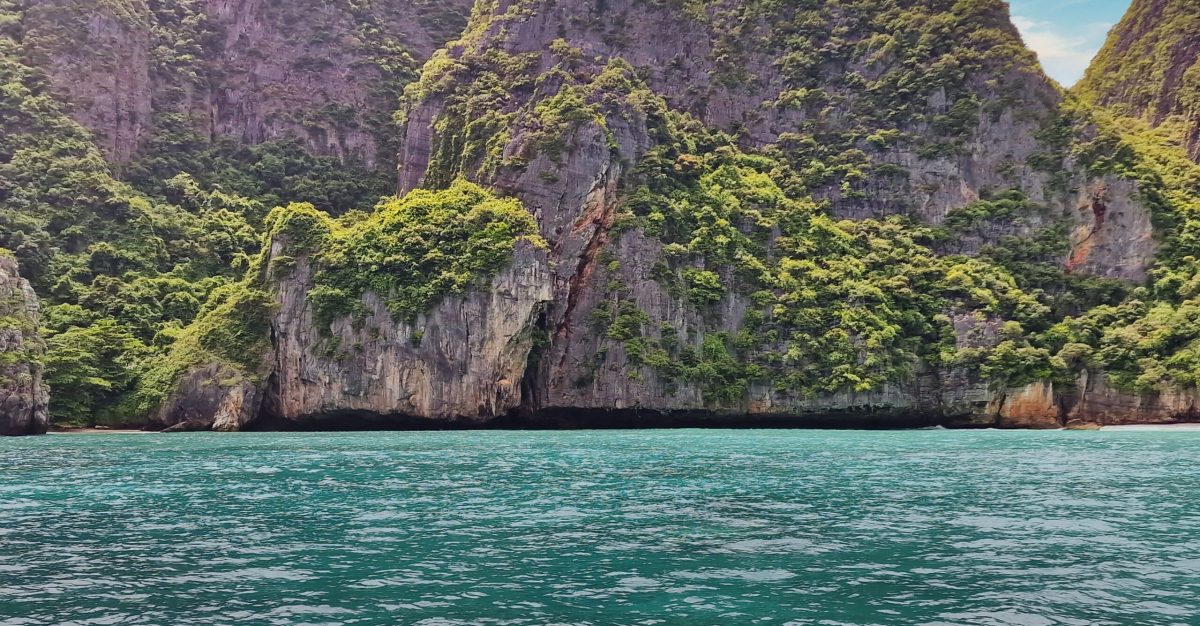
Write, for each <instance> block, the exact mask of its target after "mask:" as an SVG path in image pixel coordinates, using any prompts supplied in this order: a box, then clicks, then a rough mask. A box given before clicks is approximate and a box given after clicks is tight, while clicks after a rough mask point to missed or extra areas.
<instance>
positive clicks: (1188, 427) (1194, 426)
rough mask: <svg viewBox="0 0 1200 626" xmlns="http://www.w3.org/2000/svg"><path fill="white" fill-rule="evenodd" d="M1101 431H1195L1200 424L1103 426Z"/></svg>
mask: <svg viewBox="0 0 1200 626" xmlns="http://www.w3.org/2000/svg"><path fill="white" fill-rule="evenodd" d="M1103 430H1197V431H1200V424H1126V425H1124V426H1105V427H1104V429H1103Z"/></svg>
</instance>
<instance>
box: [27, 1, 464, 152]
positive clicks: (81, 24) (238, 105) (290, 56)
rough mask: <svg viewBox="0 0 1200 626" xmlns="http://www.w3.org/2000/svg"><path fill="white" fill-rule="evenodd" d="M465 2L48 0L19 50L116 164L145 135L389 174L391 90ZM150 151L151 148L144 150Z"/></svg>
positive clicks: (454, 28) (439, 39) (458, 21)
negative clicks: (295, 143)
mask: <svg viewBox="0 0 1200 626" xmlns="http://www.w3.org/2000/svg"><path fill="white" fill-rule="evenodd" d="M470 8H471V2H470V0H439V1H436V2H431V1H429V0H389V1H387V2H371V3H354V2H345V1H338V2H317V1H313V0H303V1H282V0H180V1H173V2H147V1H146V0H115V1H112V2H100V3H96V2H85V1H81V0H45V1H42V2H37V3H32V4H31V6H30V7H29V8H27V9H26V11H25V17H24V21H25V29H26V33H25V37H24V41H25V47H26V50H27V54H28V55H29V57H30V59H31V61H32V62H33V64H34V65H35V66H38V67H41V68H43V69H44V70H45V71H46V74H47V77H48V79H49V81H50V84H51V87H52V88H53V89H54V90H55V91H56V92H57V93H58V94H59V95H60V96H62V98H63V99H64V100H65V101H66V102H67V103H68V104H69V105H70V109H71V112H72V115H73V117H75V119H76V120H77V121H79V122H80V123H82V124H83V125H84V126H86V127H87V128H88V129H90V130H91V131H92V132H93V133H95V135H96V137H97V143H98V144H99V145H100V147H101V148H102V150H103V151H104V153H105V155H106V156H107V157H108V158H109V160H110V161H112V162H114V163H115V164H117V165H118V166H119V165H120V164H123V163H125V162H127V161H129V160H130V159H132V158H134V157H135V156H137V155H138V153H139V152H140V151H143V150H144V149H146V148H147V145H148V144H149V143H151V142H155V141H157V142H159V143H162V144H164V145H172V144H178V143H179V142H180V141H183V138H185V137H189V136H194V137H195V138H196V139H197V140H199V141H201V142H205V143H209V142H213V141H215V140H217V139H219V138H230V139H233V140H235V141H237V142H239V143H243V144H257V143H261V142H264V141H268V140H271V139H296V140H299V141H301V142H302V143H303V144H304V145H305V147H306V148H307V149H308V150H309V151H310V152H312V153H313V154H317V155H327V156H333V157H337V158H339V159H341V160H342V161H344V162H349V163H358V164H362V165H365V166H367V167H369V168H377V167H384V168H390V167H392V166H393V164H394V157H393V154H392V153H393V152H394V150H393V149H392V148H391V147H390V146H388V145H386V142H387V137H386V134H387V127H388V126H389V125H390V117H391V113H392V111H393V109H394V108H395V99H396V98H397V96H398V92H399V90H400V88H402V87H403V85H404V83H405V82H407V81H408V80H409V79H411V77H412V76H413V75H414V72H415V71H416V68H418V67H419V66H420V64H421V63H422V62H423V61H424V60H425V59H426V58H428V57H429V56H430V55H431V54H432V53H433V51H434V50H436V49H437V48H438V47H440V46H441V45H442V44H443V43H444V42H445V41H447V40H449V39H450V38H452V37H454V36H456V35H457V34H458V33H459V32H460V31H461V30H462V27H463V24H464V23H465V20H466V16H467V14H468V13H469V12H470ZM151 148H152V149H155V148H154V147H153V146H152V147H151Z"/></svg>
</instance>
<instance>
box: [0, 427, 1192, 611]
mask: <svg viewBox="0 0 1200 626" xmlns="http://www.w3.org/2000/svg"><path fill="white" fill-rule="evenodd" d="M1198 612H1200V432H1196V431H1190V432H1187V431H1182V432H1181V431H1146V432H1129V431H1124V432H1119V431H1104V432H1083V433H1073V432H997V431H981V432H951V431H915V432H883V433H869V432H821V431H799V432H791V431H638V432H634V431H617V432H566V433H553V432H528V433H526V432H455V433H352V434H329V433H321V434H233V435H220V434H191V435H123V436H122V435H97V436H50V437H43V438H35V439H16V440H5V441H0V624H5V625H10V624H165V625H175V624H234V623H237V624H280V625H299V624H421V625H426V626H435V625H436V626H450V625H455V624H556V625H565V624H596V625H621V624H686V625H691V624H696V625H704V624H714V625H715V624H722V625H724V624H794V625H799V624H828V625H841V624H939V625H944V624H964V625H972V626H974V625H984V626H987V625H993V624H1005V625H1007V624H1021V625H1033V626H1040V625H1044V624H1045V625H1048V624H1079V625H1084V624H1087V625H1091V624H1119V625H1128V624H1155V625H1171V624H1186V625H1195V624H1200V613H1198Z"/></svg>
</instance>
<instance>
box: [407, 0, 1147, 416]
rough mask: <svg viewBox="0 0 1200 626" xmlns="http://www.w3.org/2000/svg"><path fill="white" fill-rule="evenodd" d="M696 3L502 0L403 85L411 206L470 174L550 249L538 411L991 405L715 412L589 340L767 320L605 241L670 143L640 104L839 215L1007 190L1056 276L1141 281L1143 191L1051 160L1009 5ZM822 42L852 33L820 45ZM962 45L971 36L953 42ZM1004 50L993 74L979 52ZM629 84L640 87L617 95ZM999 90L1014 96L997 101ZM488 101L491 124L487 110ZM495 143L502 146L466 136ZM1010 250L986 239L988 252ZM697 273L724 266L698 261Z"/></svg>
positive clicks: (653, 259)
mask: <svg viewBox="0 0 1200 626" xmlns="http://www.w3.org/2000/svg"><path fill="white" fill-rule="evenodd" d="M705 7H706V8H705V9H704V10H703V11H701V12H700V13H696V12H692V11H683V10H679V9H678V8H674V7H671V6H669V5H666V6H664V5H661V4H651V3H643V2H632V1H629V2H626V1H610V2H605V3H602V4H598V5H593V4H591V3H586V2H578V1H571V0H560V1H558V2H552V3H549V6H546V5H545V3H543V4H539V5H538V7H537V8H536V9H535V8H532V6H531V4H530V3H526V2H498V3H493V4H492V9H493V10H492V11H491V14H490V15H489V14H487V13H486V12H484V13H479V14H477V15H476V18H475V21H474V23H473V24H472V26H471V27H470V29H469V31H468V35H467V36H466V37H465V38H464V39H462V40H460V41H459V42H456V43H454V44H451V45H450V46H449V47H448V48H447V50H446V51H445V52H443V53H439V54H440V56H438V57H435V60H434V62H432V63H431V64H430V65H429V67H428V68H427V69H426V76H425V78H423V80H422V81H421V83H419V84H418V85H417V86H416V88H414V89H410V96H411V97H412V100H413V103H412V105H411V106H410V109H409V111H408V117H407V136H406V140H405V142H404V145H403V150H402V153H401V155H402V158H401V185H402V188H405V189H407V188H412V187H415V186H418V185H430V184H432V185H437V184H439V181H440V180H443V179H444V177H445V176H446V174H447V171H449V172H450V173H451V174H454V173H465V174H467V175H468V176H471V177H473V178H477V179H479V180H482V181H484V182H487V183H489V184H492V185H495V186H497V187H499V188H501V189H504V190H506V191H508V192H510V193H513V194H515V195H516V196H518V197H520V198H521V199H523V200H524V201H525V203H526V204H527V205H528V206H529V207H530V208H531V210H533V211H534V212H535V214H536V215H537V216H538V218H539V222H540V224H541V226H542V234H543V236H544V237H545V238H546V239H547V240H548V241H550V242H551V249H552V266H553V268H554V270H553V271H554V276H555V278H554V287H555V296H554V300H553V304H552V306H551V307H550V309H549V312H548V315H547V318H546V328H547V329H548V330H549V331H551V332H552V341H551V345H550V346H549V348H548V349H547V350H546V351H545V353H544V354H543V355H542V356H541V358H540V359H539V360H538V363H537V370H536V372H535V374H534V375H533V376H532V377H531V380H530V383H529V384H530V386H531V389H532V390H533V391H534V396H533V402H532V404H531V405H530V406H529V407H527V409H528V410H529V411H531V412H532V413H534V414H537V413H551V414H560V413H569V412H571V411H578V410H580V409H588V410H609V409H615V410H628V411H644V412H660V413H671V412H694V413H709V412H712V413H717V414H736V415H745V414H752V415H780V416H786V415H807V414H828V413H843V414H845V413H857V412H877V413H885V414H886V413H895V414H905V413H909V414H911V413H936V414H960V415H961V414H963V413H973V412H978V411H979V410H980V408H981V407H985V406H986V405H987V403H988V401H989V399H992V397H991V394H990V393H989V392H987V390H986V385H983V386H982V388H981V387H971V386H967V387H963V384H964V381H963V380H962V377H961V376H958V375H956V374H954V373H953V372H949V371H926V372H925V373H913V374H910V375H909V376H907V377H904V379H898V380H894V381H892V382H890V383H888V384H886V385H884V386H882V387H881V388H879V389H877V390H875V391H870V392H855V393H849V392H838V393H834V394H832V395H822V394H818V395H817V396H815V397H814V396H812V395H810V394H803V395H797V394H793V393H790V392H789V391H787V390H785V389H781V388H780V386H779V385H777V384H773V383H772V382H771V381H770V380H764V381H761V382H754V381H750V382H749V384H748V387H747V389H746V393H745V395H743V396H740V397H737V398H727V399H723V400H716V401H714V399H713V398H712V397H708V396H710V394H707V393H706V390H705V388H704V387H705V385H704V384H702V383H698V382H696V381H688V380H683V381H680V380H677V379H671V378H668V377H664V376H663V372H662V371H661V370H662V368H658V367H652V366H647V365H646V364H639V363H637V362H635V360H634V359H632V358H631V355H630V354H629V348H630V347H634V346H633V345H632V344H630V343H629V342H628V341H623V339H625V338H624V337H621V338H618V339H617V340H614V336H613V334H612V333H606V332H605V329H604V328H602V327H601V328H597V327H596V325H595V324H593V323H592V322H591V321H590V320H593V319H595V317H596V315H597V313H599V314H600V315H604V314H605V311H606V310H609V309H614V308H618V307H620V306H628V307H629V308H630V309H632V310H636V311H638V312H639V315H641V316H643V317H641V320H640V322H639V326H640V331H639V333H640V334H644V336H645V337H646V338H648V339H649V340H650V341H651V342H658V343H662V342H664V341H665V340H666V339H667V337H666V336H665V333H666V332H667V331H669V333H670V335H671V341H682V342H683V343H684V345H685V346H686V345H687V344H689V343H690V344H691V346H692V347H694V348H695V349H697V350H702V349H703V348H704V341H705V338H706V337H714V336H722V337H732V336H735V335H737V334H738V333H739V332H744V331H745V329H746V320H747V315H748V314H749V313H754V312H756V310H758V311H761V304H756V303H755V302H754V300H753V298H752V297H751V296H750V292H751V291H753V289H754V288H753V287H746V288H738V287H733V288H730V289H727V290H726V294H725V295H724V296H723V297H722V298H721V299H720V300H719V301H718V302H715V303H713V304H711V305H710V306H696V305H695V303H694V302H690V301H689V298H688V297H687V296H686V295H682V294H680V293H678V292H673V290H672V288H671V281H670V280H666V281H664V280H662V279H661V278H662V277H661V275H660V276H657V277H656V273H659V270H660V269H661V268H662V267H663V266H664V263H666V262H668V261H669V259H668V255H667V254H666V253H665V252H664V251H665V250H666V248H667V246H664V243H665V242H664V241H663V240H662V238H661V237H657V236H654V235H652V234H649V232H648V231H649V230H650V229H648V228H645V227H641V228H639V227H636V226H635V227H632V228H630V227H617V226H616V224H617V223H618V222H619V221H621V220H625V221H626V223H628V219H627V218H628V217H629V215H628V212H629V210H628V208H627V205H628V202H627V197H626V196H624V195H623V193H622V190H624V189H628V188H632V187H635V186H636V180H637V177H636V175H634V173H633V172H632V170H633V169H634V168H635V167H636V164H638V163H639V162H641V161H643V160H644V159H645V158H646V157H647V155H648V154H650V153H651V152H652V150H653V149H654V148H655V147H656V146H658V145H661V144H662V143H664V142H670V141H672V139H671V138H670V137H669V136H667V133H668V132H669V131H667V130H664V128H663V126H664V124H663V122H662V121H661V116H662V112H661V111H659V110H656V109H655V108H654V107H646V106H644V103H645V102H647V101H649V100H652V96H647V93H649V94H657V95H661V96H662V97H663V99H664V102H665V106H666V108H667V109H672V110H679V111H682V112H686V113H688V114H690V115H691V116H694V118H695V119H696V120H697V121H698V122H700V123H701V124H703V125H705V126H708V127H714V128H717V129H723V130H725V131H727V132H730V133H733V134H734V136H735V139H736V141H737V144H738V145H739V146H740V147H742V148H744V149H747V150H759V151H767V153H768V154H779V155H780V156H781V158H782V159H783V160H785V161H791V162H798V164H797V165H796V167H800V168H805V167H807V166H808V163H807V162H806V161H804V159H806V158H819V159H823V160H824V161H825V163H827V164H831V165H830V166H829V167H827V168H826V169H825V170H824V171H821V172H819V173H818V172H812V173H811V174H810V173H807V172H806V173H805V174H803V176H804V178H805V179H804V180H803V183H802V184H804V186H805V187H806V188H807V190H808V191H809V192H810V193H812V194H813V195H814V196H815V197H817V198H818V199H821V200H823V201H825V202H826V203H827V205H828V206H829V208H830V210H831V211H832V212H833V213H834V214H835V215H843V216H848V217H853V218H856V219H863V218H878V217H882V216H886V215H889V214H893V213H901V214H905V215H908V216H911V217H913V218H916V219H918V220H920V221H923V222H926V223H930V224H941V223H942V222H943V221H944V220H945V219H946V218H947V216H948V215H950V214H951V213H952V212H954V211H955V210H958V209H961V208H962V207H964V206H967V205H969V204H971V203H972V202H975V201H977V200H979V199H980V198H981V197H983V196H985V195H986V194H988V193H992V192H995V191H997V190H1001V189H1016V190H1020V191H1021V192H1022V193H1023V194H1024V195H1025V196H1026V197H1028V198H1030V199H1031V201H1032V203H1034V204H1037V205H1038V206H1039V207H1040V208H1039V210H1038V211H1035V212H1034V213H1032V214H1030V215H1028V216H1027V217H1026V216H1022V217H1023V220H1022V223H1023V224H1024V226H1020V227H1018V228H1017V230H1016V231H1015V234H1017V235H1018V236H1020V237H1031V236H1032V235H1033V234H1034V233H1035V232H1037V229H1038V228H1039V227H1045V226H1047V225H1050V224H1054V223H1061V222H1065V223H1066V224H1067V225H1068V231H1069V233H1070V235H1069V238H1070V250H1069V251H1068V253H1067V254H1066V255H1065V256H1064V257H1063V258H1060V259H1057V262H1059V263H1061V264H1062V265H1063V266H1064V267H1065V268H1066V269H1067V270H1068V271H1070V272H1077V273H1085V274H1092V275H1100V276H1110V277H1115V278H1123V279H1129V280H1141V279H1142V278H1144V276H1145V270H1146V268H1147V267H1148V266H1149V264H1150V262H1151V260H1152V258H1153V256H1154V253H1155V247H1156V246H1155V241H1154V238H1153V227H1152V226H1151V223H1150V211H1149V209H1148V208H1147V207H1146V206H1145V204H1144V203H1142V202H1141V200H1140V199H1139V197H1138V195H1139V193H1138V189H1137V187H1136V184H1135V183H1133V182H1131V181H1127V180H1121V179H1118V178H1115V177H1106V176H1094V175H1091V174H1089V173H1088V171H1087V170H1086V169H1085V168H1084V167H1082V166H1081V165H1079V164H1076V163H1073V162H1072V160H1071V159H1070V158H1069V157H1068V158H1063V157H1058V158H1057V160H1055V161H1053V162H1052V163H1049V164H1048V165H1047V164H1045V163H1044V161H1045V160H1046V158H1047V155H1050V154H1052V148H1051V147H1049V146H1047V145H1045V144H1044V143H1043V140H1042V139H1040V137H1042V136H1043V135H1044V130H1043V129H1044V128H1045V127H1047V126H1050V125H1052V124H1054V123H1055V121H1056V119H1058V118H1059V116H1060V115H1061V113H1060V112H1059V109H1058V106H1059V103H1060V102H1061V101H1062V96H1061V94H1060V93H1059V92H1058V91H1057V90H1056V89H1055V88H1054V87H1053V86H1052V85H1051V84H1050V82H1049V81H1048V80H1047V79H1046V78H1045V77H1044V76H1043V75H1042V74H1041V73H1040V72H1039V71H1038V70H1037V69H1036V67H1034V66H1033V65H1032V63H1031V62H1029V61H1028V58H1027V57H1028V53H1027V52H1025V51H1024V50H1023V48H1021V47H1020V42H1019V39H1018V38H1017V36H1016V33H1015V30H1014V29H1013V28H1012V26H1011V24H1010V23H1009V22H1008V19H1007V16H1006V15H1005V13H1004V9H1003V7H1002V6H1001V4H1000V3H986V2H985V3H976V4H975V5H972V6H971V7H967V6H966V5H964V4H962V3H959V5H956V6H955V7H954V8H952V9H951V8H948V7H946V8H943V7H941V4H940V3H922V4H921V6H919V7H914V8H913V9H912V10H911V12H910V13H909V14H906V15H899V14H898V13H900V12H898V11H893V12H882V13H879V14H875V13H870V14H863V13H859V12H856V11H855V10H854V9H852V8H848V7H844V6H840V5H838V4H836V3H826V4H822V5H819V6H818V5H814V6H812V7H795V6H790V5H789V6H786V7H775V8H763V7H761V6H759V5H757V4H756V3H738V2H713V3H707V4H706V5H705ZM755 11H759V13H755ZM917 17H921V18H923V19H934V18H935V17H936V19H938V20H946V21H947V22H953V23H955V24H957V28H959V29H960V30H959V31H956V32H957V33H958V35H959V39H958V40H957V41H951V40H940V41H938V43H937V44H936V45H935V50H933V51H927V50H923V49H920V48H910V47H909V46H910V45H911V43H910V42H911V41H912V39H910V38H911V37H915V36H917V33H914V32H910V31H908V30H906V29H914V30H915V29H916V27H915V26H914V25H913V24H914V22H910V21H908V20H909V19H910V18H911V19H916V18H917ZM816 23H839V24H844V25H845V26H844V28H842V29H841V30H840V31H838V32H837V33H834V34H832V35H831V34H830V33H828V32H826V31H824V30H823V29H819V28H814V27H812V24H816ZM732 24H736V26H731V25H732ZM967 30H970V31H971V33H972V34H971V35H966V36H963V33H964V32H965V31H967ZM801 34H802V36H803V37H808V38H811V39H810V41H809V43H806V44H804V45H802V46H800V47H799V49H797V48H796V46H797V44H796V40H795V39H794V38H789V35H793V36H799V35H801ZM938 36H939V35H937V34H935V35H932V37H934V38H935V39H936V38H937V37H938ZM839 37H844V38H845V39H839ZM996 46H1002V47H1003V50H1004V53H1005V55H1004V56H1001V55H998V54H993V53H992V51H993V50H995V49H996V48H995V47H996ZM496 57H500V60H499V61H497V60H496ZM951 59H954V60H953V61H952V60H951ZM939 62H942V63H956V67H957V68H958V69H956V70H955V71H953V72H948V73H946V74H944V75H941V74H936V73H934V74H933V75H930V74H929V70H928V69H927V68H928V65H925V69H923V70H922V71H924V72H926V74H925V75H924V80H921V79H918V78H917V76H916V75H914V74H913V71H914V70H915V68H918V67H921V66H922V65H924V64H934V66H935V67H936V64H937V63H939ZM623 67H628V68H630V70H628V72H631V73H633V74H636V76H632V77H621V78H617V77H614V74H619V72H620V71H622V70H621V69H620V68H623ZM632 68H636V69H632ZM514 73H515V75H514ZM497 79H498V80H502V81H503V80H507V81H508V87H507V93H504V94H500V93H495V94H482V93H479V92H478V90H477V87H476V85H477V84H478V82H479V81H493V80H497ZM619 80H627V81H629V84H627V86H626V87H624V89H625V90H626V91H618V92H617V93H615V94H614V93H613V88H612V87H611V86H609V87H607V89H608V92H607V93H601V92H600V91H599V90H597V89H595V85H597V84H601V83H603V84H606V85H611V84H613V83H614V82H618V81H619ZM639 83H640V84H643V85H644V88H642V87H639V86H638V84H639ZM581 90H582V93H583V94H584V95H583V97H584V98H585V99H586V98H590V99H589V100H588V104H590V105H593V108H592V109H590V111H589V112H588V113H587V114H584V115H580V117H579V119H580V120H581V121H580V122H578V123H576V124H570V125H566V126H565V128H564V127H559V128H554V127H553V126H550V125H551V124H553V123H554V122H555V120H552V119H547V117H548V116H547V115H546V114H545V113H546V109H549V108H551V105H550V104H549V103H552V102H555V101H556V100H558V99H561V98H563V97H564V95H565V94H570V93H577V92H579V91H581ZM897 92H899V93H897ZM1011 92H1017V93H1021V94H1022V95H1021V97H1020V98H1019V99H1011V98H1008V97H1006V95H1005V94H1006V93H1011ZM588 94H591V95H588ZM481 98H482V102H485V103H486V108H476V106H475V105H476V104H477V101H480V99H481ZM497 118H498V119H497ZM655 118H660V119H655ZM489 124H498V125H501V126H504V127H506V128H509V129H511V130H509V131H507V132H506V133H504V134H502V135H499V136H497V137H494V138H487V137H480V138H479V139H478V140H476V139H475V138H473V137H472V136H471V134H472V133H473V132H484V130H483V129H486V128H488V125H489ZM548 126H550V127H549V128H548ZM464 129H465V131H466V132H465V133H464V132H463V130H464ZM870 132H874V133H875V135H874V136H873V137H872V138H866V137H865V135H866V134H869V133H870ZM548 133H556V134H557V137H556V138H555V139H556V143H549V142H547V141H546V135H547V134H548ZM859 133H861V134H859ZM814 140H815V142H816V143H815V144H814ZM473 141H477V143H473ZM816 144H824V145H820V146H818V145H816ZM547 147H550V148H552V151H548V150H547V149H546V148H547ZM681 158H682V157H681ZM1039 161H1041V162H1043V164H1042V165H1041V166H1039V165H1038V163H1039ZM834 164H835V165H834ZM679 167H680V166H679V164H676V168H677V169H678V168H679ZM1064 183H1065V184H1064ZM1003 230H1004V229H1003V228H1002V227H997V228H995V229H994V230H993V231H992V232H991V233H989V232H987V230H986V229H985V230H984V231H983V239H982V240H980V241H979V242H978V245H982V244H984V243H987V242H988V239H989V238H994V239H993V241H994V240H995V239H999V238H1000V237H999V234H1000V233H1001V232H1003ZM778 236H779V233H778V232H776V233H775V234H774V235H771V236H770V237H778ZM967 247H968V248H970V247H972V246H967ZM676 254H677V253H676ZM770 254H771V253H770V252H768V256H769V255H770ZM611 260H616V261H619V262H615V263H614V262H611ZM691 262H692V263H694V264H695V265H694V266H693V267H694V268H695V269H715V268H706V267H705V263H706V260H705V259H701V258H697V257H694V256H693V257H692V261H691ZM707 262H711V261H707ZM685 265H686V263H685ZM689 271H691V270H690V269H684V270H683V272H684V274H687V273H688V272H689ZM719 273H720V274H721V278H722V280H724V281H727V282H733V283H736V282H737V278H736V276H734V275H733V274H731V273H725V272H719ZM613 285H619V287H618V288H617V289H614V288H613ZM675 338H679V339H675ZM963 341H964V337H962V336H959V337H958V342H959V343H962V342H963ZM787 349H788V346H787V345H786V344H781V345H776V346H773V347H772V348H769V350H773V351H775V352H776V353H781V352H786V351H787ZM676 358H677V357H676ZM972 389H975V390H976V391H972ZM944 395H945V396H948V397H944ZM956 398H963V399H964V400H965V401H962V402H958V401H956ZM951 407H958V408H951ZM964 407H965V408H964Z"/></svg>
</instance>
